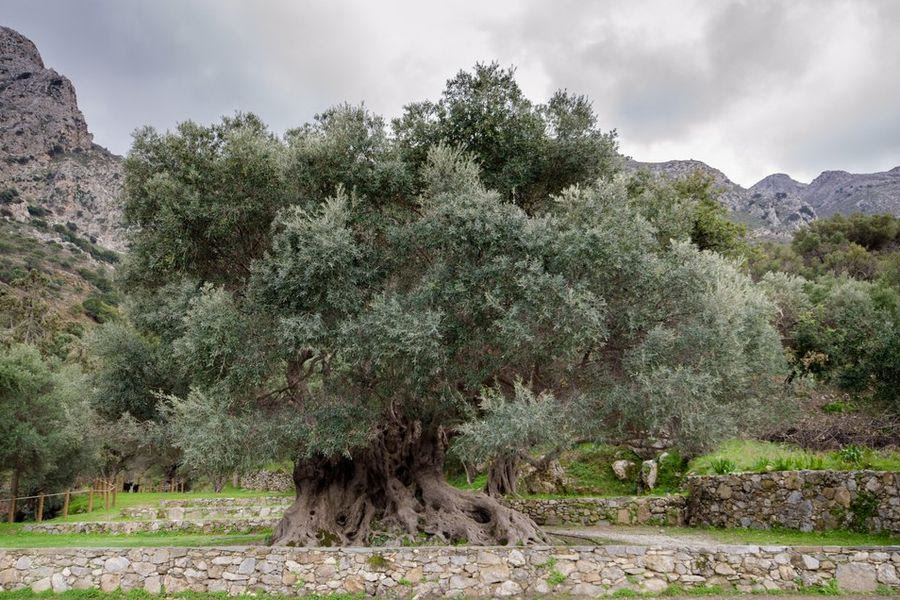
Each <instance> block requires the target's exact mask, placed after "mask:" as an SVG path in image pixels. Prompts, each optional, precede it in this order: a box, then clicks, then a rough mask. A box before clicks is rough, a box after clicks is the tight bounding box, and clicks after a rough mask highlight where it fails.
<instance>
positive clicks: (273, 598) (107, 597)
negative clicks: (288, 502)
mask: <svg viewBox="0 0 900 600" xmlns="http://www.w3.org/2000/svg"><path fill="white" fill-rule="evenodd" d="M364 597H365V596H364V595H363V594H303V595H300V596H297V595H290V596H283V595H280V594H265V593H261V592H254V593H253V594H240V595H235V596H228V595H226V594H225V593H214V592H179V593H177V594H165V595H155V594H149V593H147V592H145V591H143V590H130V591H128V592H123V591H121V590H116V591H114V592H101V591H100V590H69V591H67V592H62V593H59V594H55V593H53V592H51V591H47V592H42V593H40V594H36V593H34V592H32V591H31V590H30V589H22V590H15V591H11V592H0V600H33V599H35V598H41V599H45V600H160V599H161V598H178V599H180V600H242V599H245V600H246V599H250V598H253V599H254V600H288V599H290V600H295V599H296V598H306V599H307V600H362V599H363V598H364Z"/></svg>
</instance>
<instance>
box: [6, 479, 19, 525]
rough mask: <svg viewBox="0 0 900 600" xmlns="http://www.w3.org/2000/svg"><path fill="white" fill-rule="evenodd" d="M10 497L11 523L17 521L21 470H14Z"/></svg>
mask: <svg viewBox="0 0 900 600" xmlns="http://www.w3.org/2000/svg"><path fill="white" fill-rule="evenodd" d="M10 487H11V492H10V497H9V515H8V516H9V522H10V523H12V522H13V521H15V520H16V494H18V493H19V470H18V469H14V470H13V478H12V485H11V486H10Z"/></svg>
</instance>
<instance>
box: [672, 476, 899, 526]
mask: <svg viewBox="0 0 900 600" xmlns="http://www.w3.org/2000/svg"><path fill="white" fill-rule="evenodd" d="M687 488H688V498H689V500H688V507H687V516H688V518H687V520H688V523H689V524H690V525H692V526H713V527H745V528H754V529H770V528H772V527H785V528H789V529H799V530H801V531H813V530H822V529H856V530H865V531H873V532H878V531H887V532H891V533H895V534H896V533H900V491H898V490H900V473H889V472H882V471H783V472H773V473H737V474H732V475H719V476H712V477H690V478H688V484H687Z"/></svg>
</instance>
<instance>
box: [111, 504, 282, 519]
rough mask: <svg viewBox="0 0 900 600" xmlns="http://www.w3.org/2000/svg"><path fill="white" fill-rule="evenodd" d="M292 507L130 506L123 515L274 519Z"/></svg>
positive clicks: (145, 517)
mask: <svg viewBox="0 0 900 600" xmlns="http://www.w3.org/2000/svg"><path fill="white" fill-rule="evenodd" d="M288 506H290V504H288V503H282V504H261V505H259V506H247V505H237V506H210V505H205V506H172V507H168V508H167V507H153V506H130V507H128V508H123V509H122V511H121V514H122V516H123V517H126V518H129V519H168V520H170V521H192V520H194V521H196V520H201V519H216V520H223V519H274V518H280V517H281V516H282V515H284V511H285V510H287V507H288Z"/></svg>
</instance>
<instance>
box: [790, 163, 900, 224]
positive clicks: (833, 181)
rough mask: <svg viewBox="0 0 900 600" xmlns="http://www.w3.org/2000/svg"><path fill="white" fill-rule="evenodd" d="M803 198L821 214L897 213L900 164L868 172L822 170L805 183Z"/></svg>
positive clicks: (898, 212) (825, 215)
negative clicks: (878, 171) (880, 170)
mask: <svg viewBox="0 0 900 600" xmlns="http://www.w3.org/2000/svg"><path fill="white" fill-rule="evenodd" d="M804 198H805V200H806V201H807V202H809V204H810V205H812V207H813V208H815V209H816V212H817V213H818V214H819V215H820V216H823V217H827V216H831V215H834V214H850V213H854V212H860V213H865V214H870V215H871V214H879V213H891V214H894V215H900V167H894V168H893V169H891V170H890V171H885V172H882V173H868V174H854V173H847V172H846V171H825V172H824V173H822V174H821V175H819V176H818V177H816V178H815V179H813V181H812V183H810V184H809V186H807V188H806V193H805V194H804Z"/></svg>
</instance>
